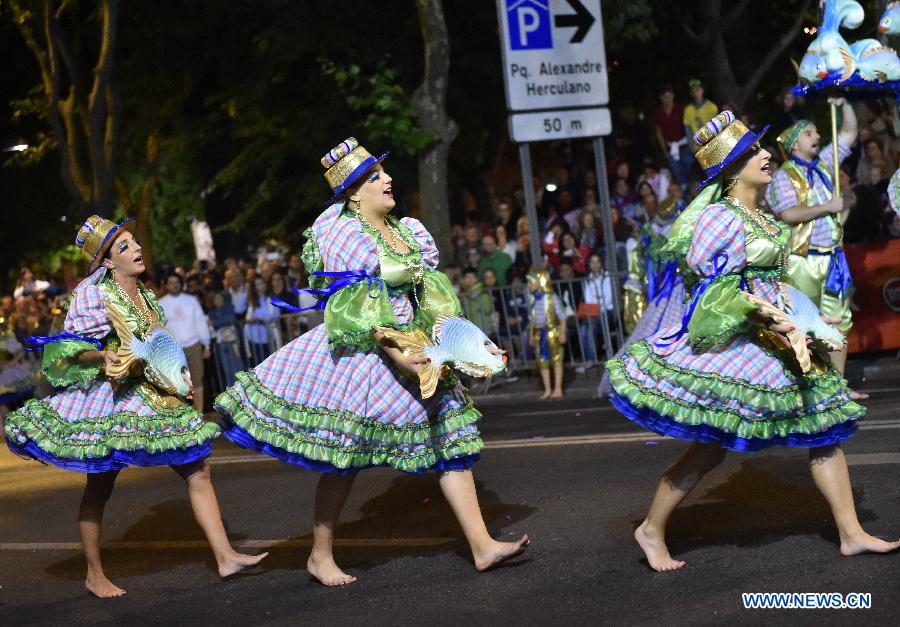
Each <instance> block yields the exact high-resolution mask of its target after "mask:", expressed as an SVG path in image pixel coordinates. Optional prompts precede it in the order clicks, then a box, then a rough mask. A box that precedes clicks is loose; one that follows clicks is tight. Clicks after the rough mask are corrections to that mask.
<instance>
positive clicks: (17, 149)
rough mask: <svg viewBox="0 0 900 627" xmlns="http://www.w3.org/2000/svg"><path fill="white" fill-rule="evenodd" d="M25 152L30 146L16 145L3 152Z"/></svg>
mask: <svg viewBox="0 0 900 627" xmlns="http://www.w3.org/2000/svg"><path fill="white" fill-rule="evenodd" d="M23 150H28V144H16V145H15V146H10V147H9V148H4V149H3V152H22V151H23Z"/></svg>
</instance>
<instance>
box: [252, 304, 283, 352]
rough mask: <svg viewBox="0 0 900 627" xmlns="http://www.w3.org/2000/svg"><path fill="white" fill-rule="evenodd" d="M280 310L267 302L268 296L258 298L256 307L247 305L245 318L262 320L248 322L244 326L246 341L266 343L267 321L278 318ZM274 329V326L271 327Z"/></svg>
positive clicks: (267, 335)
mask: <svg viewBox="0 0 900 627" xmlns="http://www.w3.org/2000/svg"><path fill="white" fill-rule="evenodd" d="M280 315H281V310H280V309H279V308H278V307H276V306H275V305H273V304H272V303H270V302H269V299H268V297H263V298H261V299H260V304H259V306H258V307H256V306H253V305H250V306H248V307H247V320H250V319H251V318H256V319H258V320H262V321H263V322H248V323H247V325H246V326H245V327H244V334H245V335H246V337H247V341H249V342H253V343H254V344H267V343H268V342H269V326H268V325H269V323H271V322H275V321H276V320H278V317H279V316H280ZM273 330H274V328H273Z"/></svg>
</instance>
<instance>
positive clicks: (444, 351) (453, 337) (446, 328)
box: [378, 316, 506, 399]
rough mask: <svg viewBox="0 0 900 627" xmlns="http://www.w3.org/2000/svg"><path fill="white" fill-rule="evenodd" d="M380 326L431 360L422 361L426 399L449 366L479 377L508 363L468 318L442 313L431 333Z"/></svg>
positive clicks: (396, 340) (405, 347)
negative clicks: (427, 361)
mask: <svg viewBox="0 0 900 627" xmlns="http://www.w3.org/2000/svg"><path fill="white" fill-rule="evenodd" d="M378 330H379V331H380V332H381V333H383V334H384V336H385V337H386V338H387V339H389V340H390V341H391V342H393V343H394V344H396V345H397V346H399V347H400V349H401V350H403V351H404V352H409V353H411V354H413V355H425V356H426V357H428V358H429V359H430V360H431V361H430V362H429V363H425V364H419V388H420V390H421V392H422V398H423V399H425V398H430V397H431V396H432V395H433V394H434V391H435V390H436V389H437V384H438V381H439V380H440V378H441V374H443V372H444V368H445V366H446V367H451V366H452V367H453V368H455V369H456V370H459V371H460V372H462V373H464V374H467V375H470V376H473V377H479V378H491V377H492V376H494V375H495V374H497V373H499V372H501V371H502V370H503V369H504V368H505V367H506V359H505V356H504V355H497V354H494V353H492V352H491V350H490V349H494V350H497V346H496V344H494V343H493V342H492V341H491V340H490V339H489V338H488V336H487V335H485V334H484V331H482V330H481V329H479V328H478V327H477V326H475V325H474V324H472V323H471V322H469V321H468V320H466V319H464V318H457V317H455V316H438V318H437V320H436V321H435V323H434V326H433V327H432V331H431V337H429V336H428V334H427V333H425V331H423V330H422V329H414V330H413V331H398V330H396V329H391V328H389V327H378Z"/></svg>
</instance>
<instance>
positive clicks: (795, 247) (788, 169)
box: [781, 161, 844, 257]
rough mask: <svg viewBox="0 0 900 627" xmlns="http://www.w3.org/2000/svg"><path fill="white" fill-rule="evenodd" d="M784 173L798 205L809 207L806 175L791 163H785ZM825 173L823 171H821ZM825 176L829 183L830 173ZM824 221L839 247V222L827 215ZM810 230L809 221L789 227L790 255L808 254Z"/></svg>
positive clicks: (840, 228)
mask: <svg viewBox="0 0 900 627" xmlns="http://www.w3.org/2000/svg"><path fill="white" fill-rule="evenodd" d="M781 169H782V170H784V173H785V174H787V177H788V180H789V181H790V182H791V185H793V186H794V190H795V191H796V192H797V199H798V200H799V202H798V204H799V205H800V206H801V207H805V206H808V205H809V192H810V191H811V189H810V186H809V181H807V180H806V173H805V172H803V171H802V170H801V168H800V166H798V165H797V164H795V163H794V162H793V161H788V162H786V163H785V164H784V165H783V166H782V167H781ZM822 171H823V172H825V171H824V170H822ZM825 176H826V177H827V178H828V180H829V181H831V173H830V172H825ZM825 219H826V220H827V221H828V225H829V226H830V227H831V231H832V233H836V237H835V238H834V239H835V240H836V241H837V245H838V246H840V245H841V242H842V240H843V239H844V229H843V228H842V225H841V223H840V222H838V221H836V220H835V219H834V217H833V216H832V215H831V214H829V215H826V216H825ZM812 229H813V221H812V220H809V221H808V222H801V223H800V224H792V225H791V239H790V242H789V246H790V253H791V254H792V255H800V256H802V257H805V256H806V255H807V254H809V239H810V237H812Z"/></svg>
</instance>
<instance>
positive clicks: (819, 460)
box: [809, 446, 837, 466]
mask: <svg viewBox="0 0 900 627" xmlns="http://www.w3.org/2000/svg"><path fill="white" fill-rule="evenodd" d="M836 453H837V447H836V446H829V447H827V448H818V449H810V451H809V463H810V464H811V465H819V466H821V465H822V464H824V463H825V462H827V461H828V460H829V459H831V458H832V457H834V456H835V454H836Z"/></svg>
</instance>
